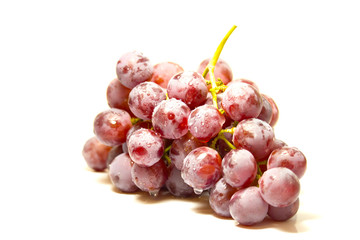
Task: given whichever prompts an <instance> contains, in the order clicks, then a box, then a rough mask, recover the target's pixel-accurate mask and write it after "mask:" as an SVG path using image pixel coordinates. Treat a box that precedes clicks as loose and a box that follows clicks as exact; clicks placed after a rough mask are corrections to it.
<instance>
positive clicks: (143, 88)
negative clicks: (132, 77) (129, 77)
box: [129, 82, 166, 120]
mask: <svg viewBox="0 0 360 240" xmlns="http://www.w3.org/2000/svg"><path fill="white" fill-rule="evenodd" d="M165 99H166V94H165V91H164V90H163V89H162V88H161V87H160V86H159V85H157V84H156V83H153V82H143V83H140V84H138V85H137V86H136V87H134V88H133V89H132V90H131V92H130V94H129V107H130V110H131V112H132V113H133V114H134V115H135V116H136V117H138V118H141V119H143V120H150V119H151V117H152V113H153V111H154V108H155V107H156V106H157V105H158V104H159V103H160V102H161V101H163V100H165Z"/></svg>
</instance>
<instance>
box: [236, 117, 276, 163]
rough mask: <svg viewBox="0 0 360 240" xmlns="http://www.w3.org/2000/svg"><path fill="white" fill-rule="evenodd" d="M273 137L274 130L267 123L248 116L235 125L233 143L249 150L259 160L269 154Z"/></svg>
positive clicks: (237, 146)
mask: <svg viewBox="0 0 360 240" xmlns="http://www.w3.org/2000/svg"><path fill="white" fill-rule="evenodd" d="M274 137H275V136H274V131H273V129H272V127H271V126H270V125H269V124H268V123H266V122H264V121H262V120H260V119H257V118H250V119H246V120H243V121H241V122H240V123H239V124H238V125H237V126H236V128H235V131H234V135H233V143H234V145H235V147H236V148H244V149H246V150H249V151H250V152H251V153H252V154H253V155H254V157H255V159H256V160H259V159H263V158H264V157H266V156H268V155H269V154H270V152H271V150H272V149H271V146H272V143H273V141H274Z"/></svg>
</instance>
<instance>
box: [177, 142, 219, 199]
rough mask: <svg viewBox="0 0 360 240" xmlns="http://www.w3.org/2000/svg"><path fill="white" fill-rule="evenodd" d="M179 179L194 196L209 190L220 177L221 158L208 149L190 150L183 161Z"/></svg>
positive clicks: (215, 152) (214, 151)
mask: <svg viewBox="0 0 360 240" xmlns="http://www.w3.org/2000/svg"><path fill="white" fill-rule="evenodd" d="M181 177H182V178H183V179H184V181H185V183H187V184H188V185H190V186H191V187H192V188H194V192H195V193H196V194H201V193H202V192H203V191H204V190H207V189H210V188H211V187H213V186H214V185H215V183H216V182H217V181H218V180H219V179H220V177H221V157H220V155H219V153H218V152H217V151H216V150H214V149H212V148H209V147H205V146H204V147H199V148H196V149H194V150H192V151H191V152H190V153H189V154H188V155H187V156H186V158H185V159H184V165H183V168H182V170H181Z"/></svg>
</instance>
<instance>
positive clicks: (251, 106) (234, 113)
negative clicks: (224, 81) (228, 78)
mask: <svg viewBox="0 0 360 240" xmlns="http://www.w3.org/2000/svg"><path fill="white" fill-rule="evenodd" d="M221 106H222V108H223V109H224V111H225V112H226V114H227V115H229V117H230V118H231V119H233V120H235V121H241V120H243V119H247V118H254V117H257V116H259V114H260V112H261V108H262V99H261V95H260V93H259V92H258V91H257V90H256V89H255V88H254V87H253V86H251V85H249V84H246V83H241V82H237V83H233V84H231V85H230V86H229V87H228V88H227V89H226V90H225V92H224V93H223V96H222V100H221Z"/></svg>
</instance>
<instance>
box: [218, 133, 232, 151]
mask: <svg viewBox="0 0 360 240" xmlns="http://www.w3.org/2000/svg"><path fill="white" fill-rule="evenodd" d="M220 139H221V140H223V141H224V142H225V143H226V144H227V145H228V146H229V147H230V148H231V149H236V147H235V146H234V145H233V144H232V143H231V142H229V140H227V139H226V137H225V136H224V135H220Z"/></svg>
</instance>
